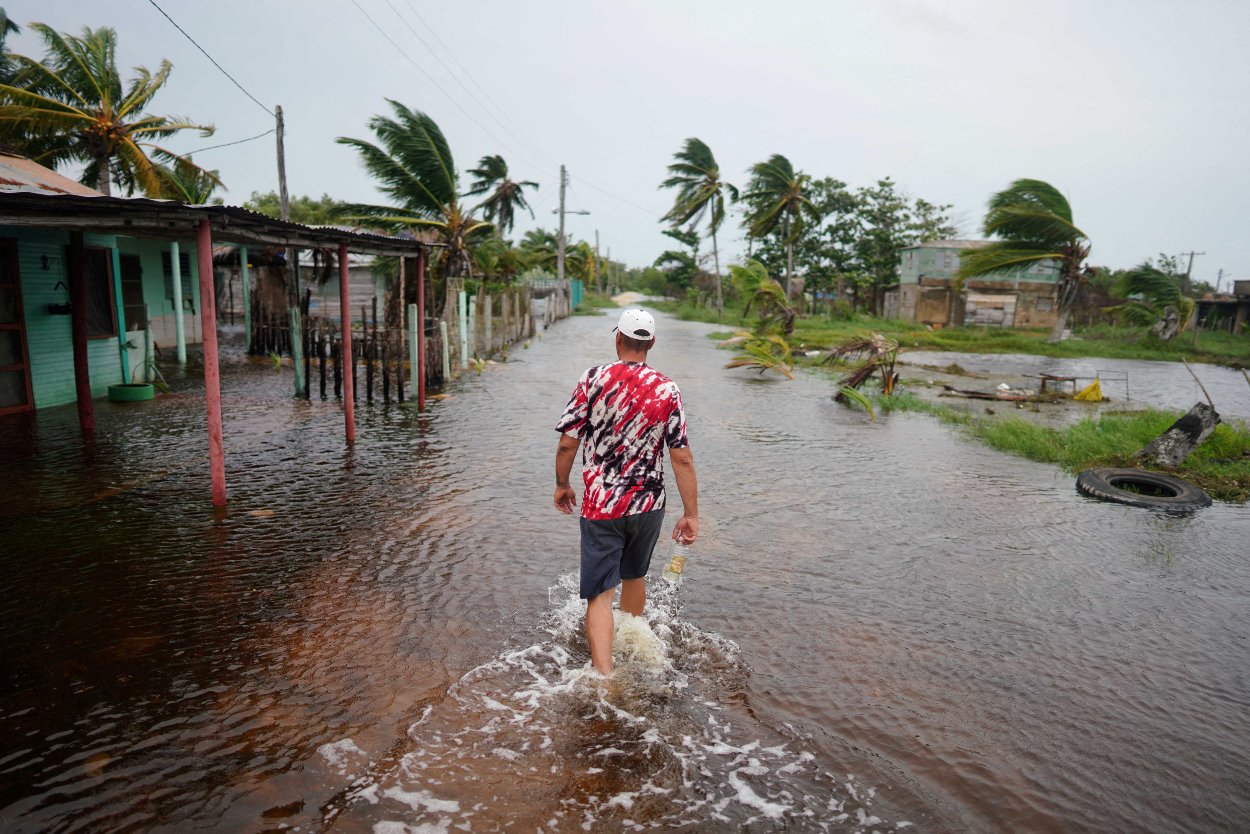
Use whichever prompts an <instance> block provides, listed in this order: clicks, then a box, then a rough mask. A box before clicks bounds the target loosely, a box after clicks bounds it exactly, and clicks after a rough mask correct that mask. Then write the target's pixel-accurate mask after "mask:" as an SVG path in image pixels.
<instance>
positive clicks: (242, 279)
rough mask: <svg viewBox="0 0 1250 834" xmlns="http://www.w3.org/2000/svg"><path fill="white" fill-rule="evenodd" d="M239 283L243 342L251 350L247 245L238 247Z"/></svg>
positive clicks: (250, 289)
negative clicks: (241, 300)
mask: <svg viewBox="0 0 1250 834" xmlns="http://www.w3.org/2000/svg"><path fill="white" fill-rule="evenodd" d="M239 284H240V286H241V287H242V288H243V344H244V345H245V347H246V352H247V353H251V352H252V277H251V274H250V273H249V272H248V271H247V247H246V246H240V247H239Z"/></svg>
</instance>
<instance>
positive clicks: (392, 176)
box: [335, 99, 490, 278]
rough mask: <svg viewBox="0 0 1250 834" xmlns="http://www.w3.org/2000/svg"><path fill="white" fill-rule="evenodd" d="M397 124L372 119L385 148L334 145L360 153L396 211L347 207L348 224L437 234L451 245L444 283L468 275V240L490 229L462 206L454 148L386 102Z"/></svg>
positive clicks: (414, 113) (431, 127) (423, 118)
mask: <svg viewBox="0 0 1250 834" xmlns="http://www.w3.org/2000/svg"><path fill="white" fill-rule="evenodd" d="M387 103H388V104H390V105H391V109H392V110H393V111H394V113H395V118H393V119H392V118H388V117H386V116H374V117H373V118H372V119H370V120H369V128H370V129H371V130H372V131H373V132H374V134H375V135H376V136H377V138H378V141H379V143H380V145H381V146H379V145H375V144H373V143H372V142H366V141H365V140H363V139H352V138H350V137H347V136H340V137H339V138H338V139H336V140H335V141H336V142H338V143H339V144H340V145H348V146H350V147H353V148H355V149H356V151H357V152H358V153H359V154H360V158H361V161H362V162H364V165H365V170H367V171H368V172H369V173H370V174H372V175H373V177H374V179H376V180H377V181H378V190H380V191H381V192H382V193H383V194H385V195H386V196H388V197H390V198H391V199H392V200H394V201H395V205H391V206H378V205H368V204H364V203H349V204H347V205H344V206H343V207H342V213H343V216H344V219H348V220H354V221H356V222H360V223H364V224H366V225H370V226H375V227H379V228H383V229H387V230H389V231H397V230H400V229H418V228H425V229H435V230H436V231H437V233H438V236H439V238H440V239H441V242H442V243H445V244H446V245H447V248H446V249H445V250H444V252H443V255H442V264H441V265H442V268H443V276H444V278H447V277H450V276H456V275H463V274H465V273H466V272H468V271H469V269H470V268H471V264H472V258H471V257H470V255H469V239H470V237H472V236H473V235H476V234H479V233H480V232H482V231H484V230H486V229H489V228H490V223H486V222H484V221H481V220H478V219H477V218H475V217H474V216H473V213H472V212H471V211H469V210H466V209H465V208H464V206H463V205H461V203H460V201H459V199H458V197H457V195H458V194H459V191H460V189H459V187H458V183H459V178H458V176H457V174H456V163H455V160H454V159H452V155H451V148H450V147H449V146H448V145H447V140H446V138H444V137H443V132H442V131H441V130H439V127H438V125H437V124H435V122H434V120H433V119H431V118H430V117H429V116H427V115H426V114H424V113H422V112H420V111H419V110H410V109H408V108H407V107H405V106H404V105H402V104H400V103H399V102H398V101H394V100H392V99H387Z"/></svg>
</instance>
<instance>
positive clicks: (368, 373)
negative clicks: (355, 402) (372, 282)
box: [360, 295, 378, 402]
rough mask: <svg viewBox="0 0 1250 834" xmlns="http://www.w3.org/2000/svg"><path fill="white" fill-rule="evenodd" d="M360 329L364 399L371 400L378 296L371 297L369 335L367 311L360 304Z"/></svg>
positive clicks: (376, 340)
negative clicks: (371, 320)
mask: <svg viewBox="0 0 1250 834" xmlns="http://www.w3.org/2000/svg"><path fill="white" fill-rule="evenodd" d="M360 331H361V333H362V334H363V341H364V349H363V350H362V351H361V353H363V354H364V358H365V399H366V400H367V401H368V402H373V360H374V354H376V353H377V347H378V297H377V296H376V295H375V296H374V297H373V331H372V334H373V335H372V336H370V330H369V311H368V310H367V309H366V307H365V305H363V304H361V305H360Z"/></svg>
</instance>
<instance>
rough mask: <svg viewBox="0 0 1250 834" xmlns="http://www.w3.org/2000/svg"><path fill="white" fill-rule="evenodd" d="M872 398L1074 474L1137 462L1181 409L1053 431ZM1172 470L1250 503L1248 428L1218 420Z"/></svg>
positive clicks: (886, 408)
mask: <svg viewBox="0 0 1250 834" xmlns="http://www.w3.org/2000/svg"><path fill="white" fill-rule="evenodd" d="M874 402H875V403H876V405H877V408H878V409H879V410H880V411H883V412H886V413H889V412H891V411H914V412H920V413H924V414H932V415H933V416H935V417H937V418H938V419H940V420H942V421H943V422H946V423H952V424H956V425H963V426H966V427H967V428H968V430H969V432H970V433H971V434H972V435H973V436H974V437H976V438H977V439H979V440H981V441H982V442H984V443H985V444H987V445H989V446H992V447H994V448H995V449H999V450H1001V451H1004V452H1010V453H1011V454H1014V455H1019V456H1021V457H1024V458H1028V459H1029V460H1036V461H1041V462H1043V463H1053V464H1057V465H1058V466H1061V467H1063V468H1064V469H1066V470H1067V471H1069V472H1074V473H1075V472H1080V471H1082V470H1084V469H1090V468H1092V467H1096V466H1140V461H1138V460H1137V459H1136V458H1135V455H1136V454H1137V452H1139V451H1141V449H1142V447H1144V446H1145V445H1146V444H1147V443H1149V442H1150V441H1151V440H1154V439H1155V438H1156V437H1158V436H1159V435H1160V434H1162V433H1163V432H1164V431H1166V430H1167V428H1168V427H1169V426H1171V425H1172V423H1173V422H1175V421H1176V418H1177V417H1179V416H1180V413H1179V412H1177V413H1171V412H1165V411H1156V410H1148V411H1134V412H1124V413H1111V414H1103V415H1102V416H1100V417H1097V418H1093V417H1091V418H1087V419H1085V420H1082V421H1080V422H1079V423H1076V424H1075V425H1072V426H1068V427H1066V428H1062V429H1052V428H1047V427H1046V426H1041V425H1038V424H1037V423H1034V422H1032V421H1030V420H1026V419H1024V418H1021V417H1003V418H1001V419H983V418H978V417H972V416H971V415H968V414H965V413H964V412H962V411H958V410H957V409H953V408H950V407H949V406H944V405H941V404H940V403H933V402H929V401H927V400H924V399H921V398H920V397H917V396H915V395H914V394H908V393H906V392H904V393H901V394H898V395H896V396H893V397H881V396H880V395H878V396H877V397H875V398H874ZM1172 474H1174V475H1177V476H1179V477H1181V478H1184V479H1186V480H1188V481H1192V482H1193V483H1195V484H1197V485H1198V486H1200V487H1202V488H1203V489H1205V490H1206V491H1207V492H1208V493H1209V494H1210V495H1211V497H1212V498H1215V499H1217V500H1220V501H1232V502H1236V503H1244V502H1246V501H1250V428H1247V427H1246V426H1244V425H1240V424H1228V423H1222V424H1220V425H1219V426H1217V427H1216V429H1215V431H1214V432H1213V433H1212V435H1211V437H1209V438H1208V439H1207V441H1206V442H1205V443H1203V444H1202V445H1201V446H1199V447H1198V449H1197V450H1196V451H1195V452H1194V453H1193V454H1192V455H1190V456H1189V458H1188V459H1187V460H1186V461H1185V462H1184V463H1183V464H1181V466H1180V467H1179V468H1178V469H1177V470H1176V471H1175V472H1173V473H1172Z"/></svg>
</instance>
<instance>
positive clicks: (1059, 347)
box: [649, 301, 1250, 367]
mask: <svg viewBox="0 0 1250 834" xmlns="http://www.w3.org/2000/svg"><path fill="white" fill-rule="evenodd" d="M649 306H651V307H654V308H655V309H657V310H661V311H663V312H666V313H670V314H672V315H674V316H676V317H677V318H679V319H683V320H686V321H704V322H713V323H715V322H717V321H720V322H721V323H723V324H724V325H725V326H726V327H732V328H737V329H745V330H749V329H751V326H752V324H753V323H754V318H753V317H743V315H742V306H741V305H735V306H727V307H725V314H724V316H723V317H722V318H720V319H719V320H718V319H717V317H716V311H715V310H714V309H711V308H709V307H699V306H697V305H694V304H690V303H689V302H679V301H655V302H650V304H649ZM872 333H880V334H881V335H883V336H886V337H888V338H891V339H894V340H895V341H897V342H898V343H899V345H900V346H901V347H902V348H903V349H905V350H906V349H911V350H945V351H954V352H958V353H1026V354H1034V355H1038V356H1055V357H1060V358H1069V359H1078V358H1085V357H1097V356H1101V357H1106V358H1108V359H1154V360H1160V361H1164V362H1179V361H1180V360H1181V359H1182V358H1184V359H1188V360H1189V361H1191V362H1211V363H1216V364H1222V365H1231V366H1233V367H1250V336H1247V335H1245V334H1240V335H1234V334H1232V333H1224V332H1210V333H1201V334H1199V336H1198V344H1197V347H1195V346H1194V337H1193V334H1192V333H1182V334H1181V335H1180V336H1178V337H1176V338H1175V339H1173V340H1172V341H1170V342H1164V341H1160V340H1159V339H1158V338H1157V337H1155V336H1154V335H1152V334H1151V333H1150V331H1149V329H1148V328H1145V327H1125V326H1122V325H1116V326H1112V325H1097V326H1094V327H1083V328H1077V329H1075V330H1073V337H1072V338H1071V339H1068V340H1066V341H1063V342H1059V343H1057V344H1053V345H1052V344H1050V343H1048V342H1047V341H1046V340H1047V338H1049V337H1050V330H1049V329H1041V330H1004V329H1003V328H1001V327H948V328H943V329H941V330H929V329H928V328H926V327H925V326H924V325H920V324H917V323H916V322H911V321H899V320H896V319H882V318H877V317H875V316H865V315H854V316H852V317H851V318H850V319H846V320H841V319H831V318H828V317H826V316H807V317H803V318H799V319H798V320H796V322H795V327H794V333H793V334H792V335H791V336H790V345H791V347H792V348H793V349H796V350H797V349H800V348H806V349H826V348H830V347H832V346H833V345H836V344H839V343H841V342H845V341H848V340H850V339H859V338H864V337H865V336H868V335H869V334H872Z"/></svg>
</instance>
